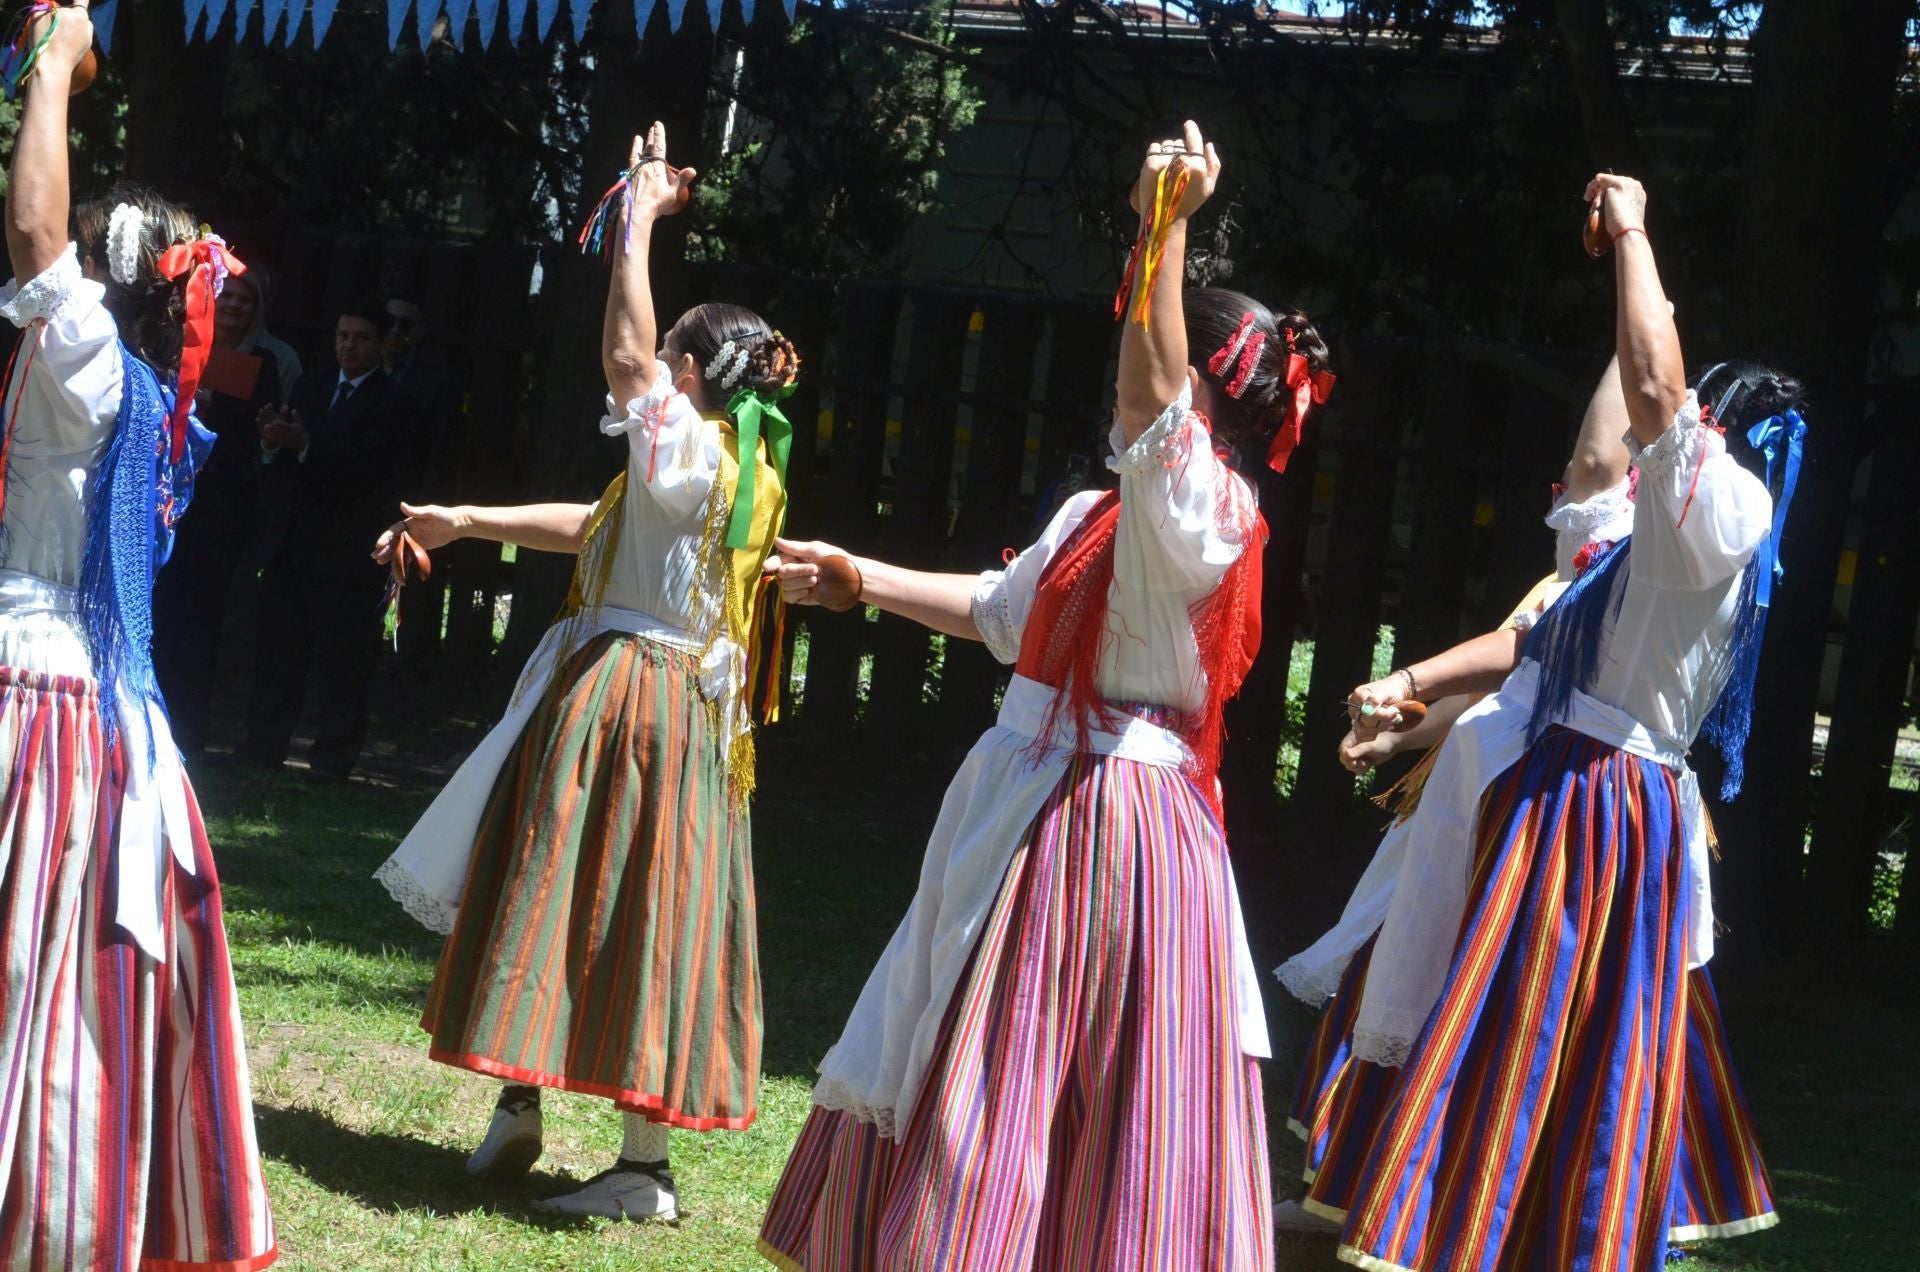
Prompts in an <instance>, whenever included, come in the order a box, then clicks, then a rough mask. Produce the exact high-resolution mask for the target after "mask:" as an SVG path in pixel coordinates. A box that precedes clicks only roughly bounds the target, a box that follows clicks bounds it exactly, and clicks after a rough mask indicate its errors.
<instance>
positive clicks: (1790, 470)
mask: <svg viewBox="0 0 1920 1272" xmlns="http://www.w3.org/2000/svg"><path fill="white" fill-rule="evenodd" d="M1806 439H1807V422H1806V420H1804V419H1802V418H1801V416H1800V412H1799V411H1796V410H1788V411H1787V412H1786V413H1784V414H1781V415H1770V416H1768V417H1767V418H1766V419H1764V420H1761V421H1760V422H1759V423H1758V424H1755V425H1754V426H1753V427H1752V428H1750V429H1748V430H1747V442H1748V444H1749V445H1751V446H1752V447H1753V448H1754V449H1755V450H1757V451H1759V452H1760V453H1761V454H1763V455H1765V456H1766V457H1767V489H1768V490H1772V489H1773V470H1774V467H1775V466H1776V465H1779V466H1780V467H1781V468H1782V476H1781V484H1780V497H1779V498H1778V499H1776V500H1774V501H1773V532H1772V533H1771V534H1769V535H1768V536H1767V541H1766V542H1765V543H1763V544H1761V545H1760V577H1759V578H1758V579H1757V580H1755V582H1754V592H1753V603H1754V604H1755V605H1758V606H1760V607H1761V608H1762V609H1765V608H1766V607H1767V605H1769V604H1770V603H1771V602H1772V600H1773V581H1774V580H1775V579H1777V578H1780V577H1782V576H1784V575H1785V574H1786V572H1787V567H1786V565H1785V564H1784V563H1782V562H1781V560H1780V535H1781V534H1782V533H1783V532H1784V531H1785V530H1786V528H1787V507H1788V505H1790V504H1791V503H1793V489H1794V487H1795V486H1797V485H1799V484H1800V461H1801V459H1802V458H1803V454H1804V451H1805V449H1806Z"/></svg>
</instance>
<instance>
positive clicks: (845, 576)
mask: <svg viewBox="0 0 1920 1272" xmlns="http://www.w3.org/2000/svg"><path fill="white" fill-rule="evenodd" d="M864 583H865V580H864V579H862V578H861V577H860V567H859V566H857V565H855V564H854V563H853V562H852V561H851V560H850V559H848V558H847V557H843V556H830V557H828V558H826V559H825V560H824V561H822V562H820V581H819V582H817V583H815V584H814V585H813V599H814V600H815V601H817V602H819V604H820V606H821V608H823V609H830V610H833V611H834V612H835V613H844V612H845V611H847V610H850V609H852V608H853V607H854V606H856V605H858V604H859V603H860V588H861V587H862V586H863V584H864Z"/></svg>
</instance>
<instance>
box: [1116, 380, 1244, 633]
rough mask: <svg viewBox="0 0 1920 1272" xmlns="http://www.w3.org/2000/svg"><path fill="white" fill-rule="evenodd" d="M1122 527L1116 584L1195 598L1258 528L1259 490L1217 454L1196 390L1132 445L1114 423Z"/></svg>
mask: <svg viewBox="0 0 1920 1272" xmlns="http://www.w3.org/2000/svg"><path fill="white" fill-rule="evenodd" d="M1113 446H1114V450H1115V451H1116V452H1117V453H1116V455H1115V456H1114V457H1113V458H1112V459H1109V460H1108V461H1107V466H1108V467H1109V468H1111V469H1112V470H1113V471H1114V472H1116V473H1118V474H1120V526H1119V529H1118V532H1117V533H1116V535H1115V541H1114V563H1113V569H1114V581H1115V582H1116V583H1118V584H1119V585H1120V586H1122V587H1124V588H1131V589H1134V590H1137V591H1142V592H1174V593H1179V594H1181V595H1183V596H1185V597H1187V598H1189V599H1197V598H1199V597H1202V596H1205V595H1206V594H1207V593H1209V592H1211V591H1212V590H1213V589H1214V587H1215V586H1216V585H1217V584H1218V583H1219V582H1220V580H1221V578H1222V577H1224V576H1225V574H1226V572H1227V568H1228V567H1229V566H1231V565H1232V564H1233V563H1234V562H1235V561H1236V560H1238V559H1239V557H1240V553H1241V551H1242V550H1243V549H1244V548H1245V547H1246V545H1247V543H1248V542H1249V540H1250V539H1251V538H1252V537H1253V535H1254V533H1255V530H1254V527H1255V524H1256V523H1255V513H1256V508H1255V501H1254V495H1253V490H1252V488H1251V487H1250V486H1248V485H1247V483H1246V481H1245V480H1243V479H1242V478H1241V477H1240V475H1239V474H1238V473H1235V472H1234V471H1233V470H1232V469H1231V468H1229V467H1228V466H1227V465H1226V464H1225V463H1223V462H1222V461H1221V460H1220V459H1219V458H1218V457H1217V456H1215V455H1214V453H1213V435H1212V434H1211V433H1210V432H1209V431H1208V430H1207V424H1206V420H1205V419H1204V418H1202V417H1201V416H1200V415H1199V414H1198V413H1196V412H1195V411H1194V410H1193V396H1192V390H1191V389H1190V388H1182V389H1181V391H1180V396H1179V398H1177V399H1176V400H1175V401H1174V402H1173V403H1172V404H1171V405H1169V406H1168V407H1167V409H1166V410H1164V411H1162V412H1161V413H1160V416H1159V418H1158V419H1156V420H1154V422H1153V423H1152V425H1150V426H1149V427H1148V428H1147V430H1146V431H1145V432H1143V433H1141V434H1140V436H1139V438H1138V439H1136V440H1135V441H1134V443H1133V444H1132V445H1131V446H1126V445H1124V439H1123V438H1122V436H1121V434H1120V430H1119V427H1118V426H1117V425H1116V426H1115V428H1114V432H1113Z"/></svg>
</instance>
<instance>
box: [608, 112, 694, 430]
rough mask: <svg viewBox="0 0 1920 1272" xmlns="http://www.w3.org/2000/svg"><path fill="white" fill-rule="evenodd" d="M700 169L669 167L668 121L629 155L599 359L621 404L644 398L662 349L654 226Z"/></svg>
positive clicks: (637, 142) (671, 210)
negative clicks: (651, 263) (651, 268)
mask: <svg viewBox="0 0 1920 1272" xmlns="http://www.w3.org/2000/svg"><path fill="white" fill-rule="evenodd" d="M697 175H698V174H697V173H695V172H694V170H693V169H692V168H681V169H677V170H676V169H674V168H670V167H668V166H667V126H666V125H665V124H662V123H659V122H657V121H656V122H655V123H654V125H653V126H652V127H651V128H649V129H648V130H647V135H646V139H645V141H644V142H643V141H642V139H641V138H639V137H635V138H634V139H633V149H632V151H631V153H630V156H629V158H628V166H627V193H626V197H625V198H623V199H622V200H621V201H620V207H619V209H618V211H617V212H616V213H615V215H614V221H613V224H612V225H611V226H610V227H609V229H608V233H610V234H612V235H614V236H615V238H614V251H613V279H612V281H611V283H609V285H608V287H607V316H606V320H605V322H604V323H603V324H602V327H601V332H600V363H601V366H602V367H603V368H604V370H605V371H606V374H607V391H608V392H609V393H611V394H612V395H613V400H614V404H615V406H616V407H620V406H624V405H625V404H626V403H628V402H631V401H632V400H633V399H635V398H637V397H641V396H642V395H644V394H645V393H646V391H647V390H648V389H649V388H650V387H652V385H653V372H654V361H655V358H656V355H657V354H658V353H659V350H660V323H659V320H658V319H657V318H656V317H655V316H654V312H653V281H652V278H651V277H650V275H649V273H648V256H649V254H650V253H651V251H652V247H653V242H652V241H653V226H654V222H656V221H658V220H659V219H660V218H661V217H663V216H668V215H671V214H672V213H674V212H676V211H678V210H679V209H680V207H681V206H682V203H683V195H682V191H683V190H685V189H687V188H688V187H689V186H691V185H692V183H693V180H694V178H695V176H697Z"/></svg>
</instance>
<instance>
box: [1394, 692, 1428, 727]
mask: <svg viewBox="0 0 1920 1272" xmlns="http://www.w3.org/2000/svg"><path fill="white" fill-rule="evenodd" d="M1393 709H1394V710H1395V711H1397V712H1399V713H1400V718H1399V719H1397V720H1395V721H1394V722H1393V724H1392V725H1391V726H1390V727H1389V728H1388V729H1387V732H1389V733H1405V732H1406V731H1407V730H1408V729H1411V728H1413V727H1414V726H1415V725H1417V724H1419V723H1420V722H1421V721H1422V720H1424V719H1426V718H1427V704H1426V703H1424V702H1415V701H1414V700H1412V699H1411V698H1409V699H1408V700H1407V701H1405V702H1396V703H1394V704H1393Z"/></svg>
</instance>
